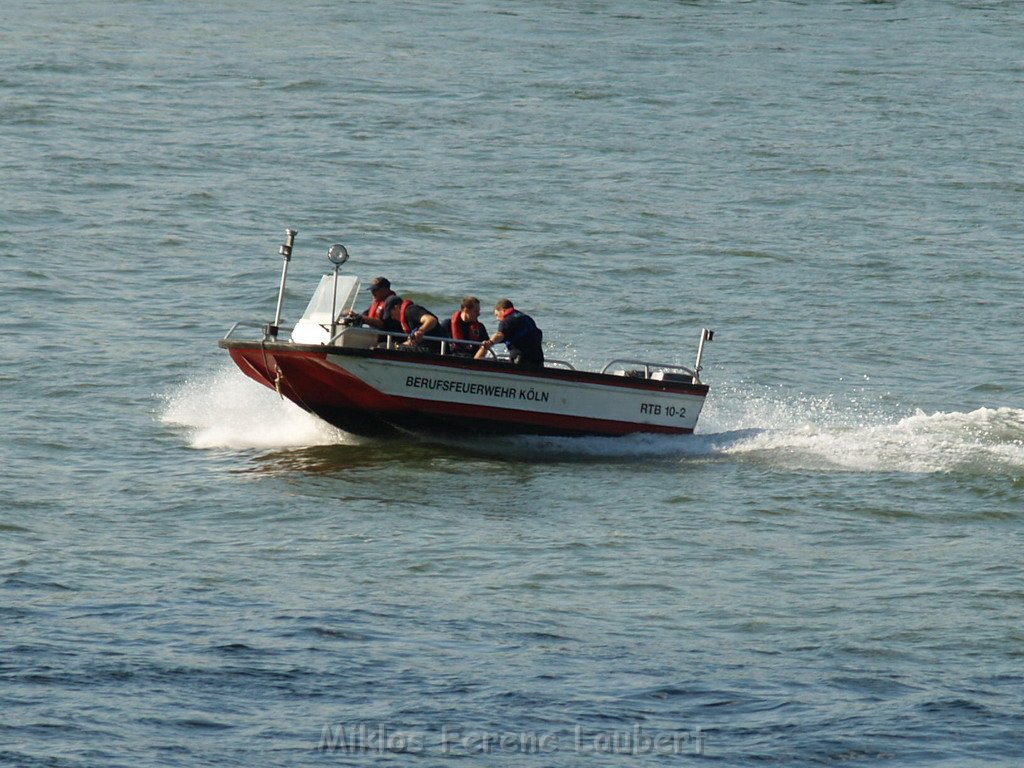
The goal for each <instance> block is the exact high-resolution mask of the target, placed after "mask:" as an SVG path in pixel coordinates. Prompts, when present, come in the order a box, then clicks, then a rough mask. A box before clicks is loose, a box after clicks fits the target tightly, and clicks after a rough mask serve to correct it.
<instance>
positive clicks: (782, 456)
mask: <svg viewBox="0 0 1024 768" xmlns="http://www.w3.org/2000/svg"><path fill="white" fill-rule="evenodd" d="M736 394H739V393H736ZM707 416H708V419H707V420H706V421H705V422H704V427H705V428H709V427H710V429H712V430H715V429H718V428H724V429H726V430H729V429H730V428H735V426H736V425H737V424H742V425H743V427H744V428H745V429H747V430H752V431H751V432H750V433H749V434H746V435H737V436H736V439H730V440H728V441H727V442H726V443H725V444H722V445H720V446H718V447H717V450H719V451H720V452H721V453H722V454H723V455H727V456H731V457H734V458H738V459H744V460H749V461H757V462H761V463H764V464H767V465H770V466H777V467H780V468H786V469H810V470H826V471H827V470H846V471H854V472H911V473H942V472H967V473H972V474H1011V475H1019V474H1020V472H1021V470H1022V469H1024V410H1022V409H1019V408H1008V407H997V408H978V409H976V410H973V411H970V412H960V411H954V412H948V413H947V412H941V411H940V412H934V413H926V412H924V411H923V410H921V409H919V408H915V409H914V412H913V413H912V414H910V415H906V414H905V413H904V414H899V413H894V412H892V406H885V405H880V404H877V403H871V402H868V403H863V402H856V401H852V402H848V403H843V404H839V403H837V402H835V401H834V400H833V399H832V398H813V397H798V398H795V399H788V400H780V399H777V398H775V397H772V396H768V395H757V396H755V395H751V394H747V395H746V396H745V397H744V396H741V397H738V398H737V401H736V402H735V403H733V404H731V405H726V406H724V407H723V408H721V409H714V410H711V411H709V413H708V414H707ZM720 434H721V436H727V435H729V434H730V432H728V431H724V432H722V433H720ZM733 434H735V433H733ZM714 438H715V435H714V434H713V433H712V434H708V435H705V439H709V440H710V441H711V442H712V443H713V442H714Z"/></svg>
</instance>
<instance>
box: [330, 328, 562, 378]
mask: <svg viewBox="0 0 1024 768" xmlns="http://www.w3.org/2000/svg"><path fill="white" fill-rule="evenodd" d="M345 330H347V329H345ZM344 332H345V331H344V330H343V331H341V333H338V334H335V336H334V338H332V339H331V341H330V343H331V344H333V343H334V342H335V341H336V340H337V339H338V338H339V337H340V336H341V335H342V334H343V333H344ZM378 336H386V337H387V340H386V342H385V349H398V347H399V346H400V344H398V343H397V341H398V340H400V339H411V338H412V334H411V333H402V332H401V331H380V332H379V333H378ZM421 341H433V342H440V343H441V354H442V355H451V354H454V353H453V352H451V351H450V350H451V347H453V346H455V345H458V346H465V347H482V346H483V345H484V342H482V341H471V340H469V339H457V340H456V339H452V338H450V337H448V336H424V337H423V338H422V339H421ZM488 352H489V353H490V356H491V358H492V359H494V360H507V359H508V355H504V354H502V355H499V354H498V353H497V352H495V351H494V347H489V348H488ZM544 365H545V366H551V365H553V366H558V367H560V368H568V369H569V370H570V371H574V370H576V369H575V368H574V367H573V366H572V364H571V363H569V362H566V361H565V360H550V359H545V361H544Z"/></svg>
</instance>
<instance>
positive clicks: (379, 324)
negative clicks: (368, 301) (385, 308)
mask: <svg viewBox="0 0 1024 768" xmlns="http://www.w3.org/2000/svg"><path fill="white" fill-rule="evenodd" d="M369 311H370V310H369V309H367V310H366V312H363V313H362V314H361V315H360V314H356V313H355V312H353V311H352V310H349V312H348V316H349V317H351V318H352V319H353V320H358V321H359V322H360V323H362V324H363V325H368V326H370V327H371V328H376V329H377V330H378V331H379V330H380V329H381V328H383V327H384V321H383V320H378V319H377V318H376V317H371V316H370V315H369Z"/></svg>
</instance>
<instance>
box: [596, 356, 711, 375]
mask: <svg viewBox="0 0 1024 768" xmlns="http://www.w3.org/2000/svg"><path fill="white" fill-rule="evenodd" d="M623 364H628V365H642V366H643V367H644V378H645V379H649V378H651V369H652V368H656V369H658V370H661V371H682V372H683V373H685V374H688V375H690V376H692V377H693V378H694V379H696V378H697V374H696V373H694V372H693V370H692V369H690V368H687V367H686V366H685V365H673V364H671V363H652V362H649V361H647V360H627V359H624V358H618V359H615V360H612V361H611V362H610V363H608V365H606V366H605V367H604V368H602V369H601V373H608V369H609V368H611V367H612V366H613V365H623Z"/></svg>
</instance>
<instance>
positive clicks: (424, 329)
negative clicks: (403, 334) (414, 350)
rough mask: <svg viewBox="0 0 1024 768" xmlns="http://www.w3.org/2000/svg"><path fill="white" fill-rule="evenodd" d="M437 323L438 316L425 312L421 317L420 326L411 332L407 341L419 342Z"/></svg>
mask: <svg viewBox="0 0 1024 768" xmlns="http://www.w3.org/2000/svg"><path fill="white" fill-rule="evenodd" d="M436 325H437V318H436V317H434V316H433V315H431V314H429V313H427V312H424V313H423V317H421V318H420V327H419V328H417V329H416V330H415V331H413V332H412V333H411V334H409V340H408V341H407V342H406V343H407V344H418V343H419V342H420V341H422V340H423V337H424V336H426V335H427V333H429V332H430V331H431V330H432V329H433V328H434V326H436Z"/></svg>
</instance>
